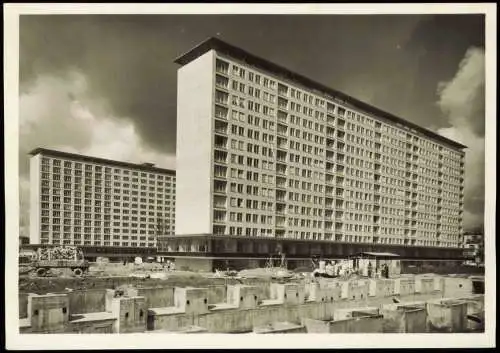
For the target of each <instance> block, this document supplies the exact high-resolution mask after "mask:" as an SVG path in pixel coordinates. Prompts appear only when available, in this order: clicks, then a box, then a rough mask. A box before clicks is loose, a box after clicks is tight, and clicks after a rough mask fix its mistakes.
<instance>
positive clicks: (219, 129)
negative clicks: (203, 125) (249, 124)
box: [214, 120, 227, 135]
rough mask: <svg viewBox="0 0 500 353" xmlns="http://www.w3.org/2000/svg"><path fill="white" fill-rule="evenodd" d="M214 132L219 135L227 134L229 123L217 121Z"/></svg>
mask: <svg viewBox="0 0 500 353" xmlns="http://www.w3.org/2000/svg"><path fill="white" fill-rule="evenodd" d="M214 130H215V132H216V133H218V134H224V135H226V134H227V123H226V122H224V121H219V120H215V126H214Z"/></svg>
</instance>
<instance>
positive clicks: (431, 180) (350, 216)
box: [169, 38, 465, 258]
mask: <svg viewBox="0 0 500 353" xmlns="http://www.w3.org/2000/svg"><path fill="white" fill-rule="evenodd" d="M176 63H178V64H180V65H182V67H181V68H180V69H179V70H178V98H177V99H178V107H177V109H178V112H177V169H176V171H177V176H178V180H177V213H176V227H177V228H176V236H175V239H177V240H174V239H172V242H171V243H170V245H169V251H170V252H172V253H177V254H181V253H183V254H186V253H192V254H194V253H198V254H203V255H204V256H208V257H210V256H211V257H215V258H219V257H221V258H222V257H230V256H240V257H241V256H250V257H251V256H256V255H258V254H261V256H264V255H269V254H270V253H273V252H274V251H275V250H276V249H277V250H278V251H284V252H285V253H286V254H287V255H290V256H292V257H293V256H294V255H296V256H299V255H300V254H302V255H300V256H306V255H309V254H311V253H321V254H325V255H328V254H331V255H333V254H337V255H341V254H344V255H345V254H351V253H353V252H356V251H357V250H363V249H380V250H382V249H384V250H391V251H393V252H398V249H399V250H401V249H406V250H408V249H409V248H411V249H413V250H414V251H413V250H412V251H413V254H414V255H415V254H419V255H415V256H424V254H431V253H433V254H434V255H431V256H434V257H438V258H439V257H440V256H441V255H439V254H441V253H439V252H436V251H434V252H432V251H431V250H432V249H434V250H435V249H438V250H439V249H450V250H451V249H458V248H459V247H460V244H461V234H462V215H463V188H464V151H463V148H465V146H463V145H461V144H459V143H456V142H454V141H451V140H449V139H447V138H444V137H442V136H440V135H437V134H435V133H433V132H431V131H428V130H425V129H423V128H421V127H419V126H416V125H414V124H411V123H409V122H407V121H405V120H402V119H400V118H398V117H395V116H393V115H391V114H389V113H386V112H383V111H381V110H379V109H377V108H374V107H371V106H370V105H368V104H366V103H363V102H360V101H358V100H356V99H354V98H352V97H349V96H347V95H345V94H343V93H340V92H337V91H334V90H332V89H330V88H328V87H325V86H323V85H321V84H319V83H317V82H314V81H312V80H310V79H308V78H306V77H303V76H300V75H298V74H296V73H294V72H291V71H289V70H287V69H285V68H283V67H280V66H278V65H276V64H273V63H271V62H269V61H266V60H264V59H261V58H259V57H256V56H254V55H252V54H250V53H248V52H245V51H244V50H242V49H240V48H237V47H234V46H232V45H229V44H227V43H225V42H222V41H220V40H218V39H214V38H211V39H209V40H207V41H205V42H203V43H201V44H200V45H198V46H197V47H195V48H194V49H192V50H191V51H189V52H188V53H186V54H184V55H182V56H181V57H179V58H178V59H177V60H176ZM193 220H196V221H193ZM294 244H295V245H294ZM306 248H307V250H304V249H306ZM399 252H400V253H401V251H399ZM406 253H408V252H406ZM406 253H405V254H406ZM448 253H449V254H451V253H454V254H456V252H448ZM244 254H246V255H244ZM407 256H409V255H407ZM450 256H451V255H450Z"/></svg>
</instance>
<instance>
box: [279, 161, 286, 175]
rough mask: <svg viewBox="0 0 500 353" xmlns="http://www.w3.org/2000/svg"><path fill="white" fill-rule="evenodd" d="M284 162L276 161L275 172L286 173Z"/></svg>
mask: <svg viewBox="0 0 500 353" xmlns="http://www.w3.org/2000/svg"><path fill="white" fill-rule="evenodd" d="M286 170H287V166H286V164H281V163H276V174H280V175H286Z"/></svg>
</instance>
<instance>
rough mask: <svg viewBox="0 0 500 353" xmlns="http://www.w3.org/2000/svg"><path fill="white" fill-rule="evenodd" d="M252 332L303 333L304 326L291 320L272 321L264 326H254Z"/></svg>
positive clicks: (304, 330)
mask: <svg viewBox="0 0 500 353" xmlns="http://www.w3.org/2000/svg"><path fill="white" fill-rule="evenodd" d="M253 332H254V333H259V334H266V333H305V332H306V327H305V326H303V325H297V324H294V323H291V322H274V323H271V324H268V325H266V326H259V327H254V329H253Z"/></svg>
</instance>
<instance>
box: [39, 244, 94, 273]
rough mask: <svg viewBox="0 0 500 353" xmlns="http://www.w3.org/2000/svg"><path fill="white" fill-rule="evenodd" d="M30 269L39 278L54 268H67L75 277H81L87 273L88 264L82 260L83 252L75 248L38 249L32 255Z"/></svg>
mask: <svg viewBox="0 0 500 353" xmlns="http://www.w3.org/2000/svg"><path fill="white" fill-rule="evenodd" d="M31 267H32V271H33V272H34V273H35V274H36V275H37V276H40V277H42V276H45V275H47V273H48V272H50V270H51V269H54V268H67V269H70V270H71V271H72V272H73V274H74V275H75V276H82V275H83V274H84V273H86V272H88V269H89V262H88V261H87V260H85V259H84V256H83V251H82V250H81V249H80V248H78V247H75V246H57V247H53V248H43V247H39V248H38V249H36V251H35V253H34V255H33V260H32V262H31Z"/></svg>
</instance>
